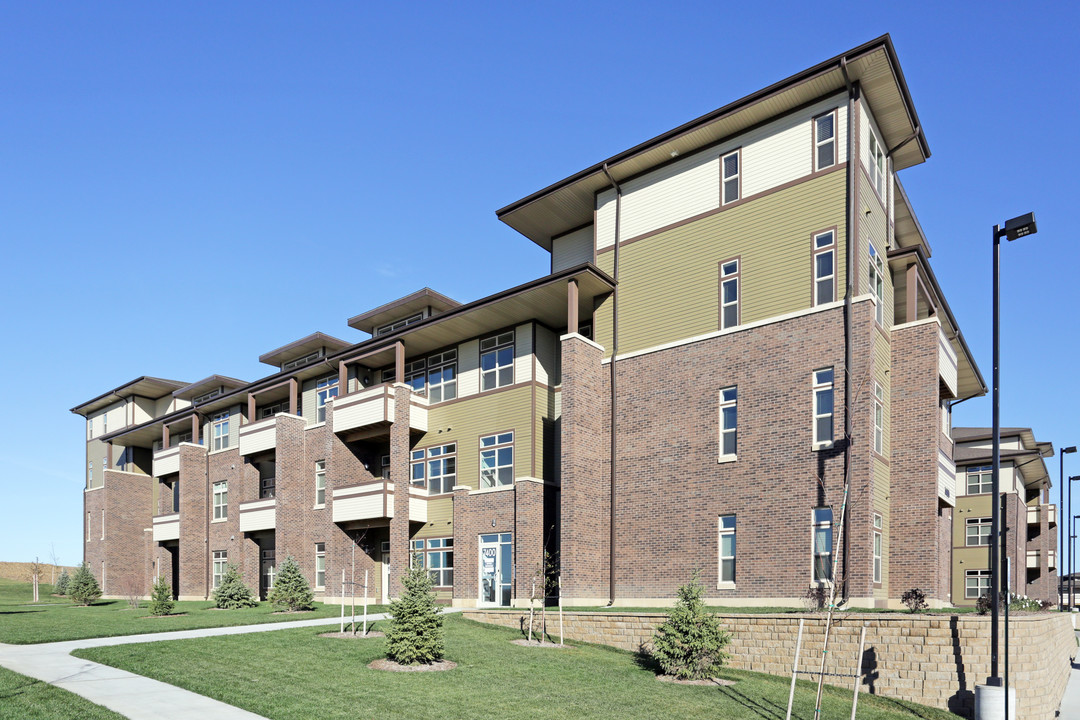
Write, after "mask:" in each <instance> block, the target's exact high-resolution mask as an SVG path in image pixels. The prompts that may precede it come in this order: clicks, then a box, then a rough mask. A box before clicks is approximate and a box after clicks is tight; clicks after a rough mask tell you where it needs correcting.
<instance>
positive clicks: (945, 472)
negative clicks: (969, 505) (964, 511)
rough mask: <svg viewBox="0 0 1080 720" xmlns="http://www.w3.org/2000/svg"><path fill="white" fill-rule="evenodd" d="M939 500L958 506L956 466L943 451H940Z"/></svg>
mask: <svg viewBox="0 0 1080 720" xmlns="http://www.w3.org/2000/svg"><path fill="white" fill-rule="evenodd" d="M938 498H940V499H941V500H943V501H945V502H946V503H948V504H949V505H952V506H954V507H955V505H956V465H954V464H953V461H952V460H950V459H949V456H948V455H946V454H945V453H943V452H941V450H938Z"/></svg>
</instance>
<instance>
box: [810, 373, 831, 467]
mask: <svg viewBox="0 0 1080 720" xmlns="http://www.w3.org/2000/svg"><path fill="white" fill-rule="evenodd" d="M832 442H833V369H832V368H825V369H823V370H815V371H814V447H815V448H820V447H828V446H830V445H832Z"/></svg>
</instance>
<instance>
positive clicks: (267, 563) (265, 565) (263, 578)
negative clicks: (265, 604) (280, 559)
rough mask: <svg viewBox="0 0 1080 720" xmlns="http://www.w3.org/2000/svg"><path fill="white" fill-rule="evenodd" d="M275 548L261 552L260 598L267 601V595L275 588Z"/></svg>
mask: <svg viewBox="0 0 1080 720" xmlns="http://www.w3.org/2000/svg"><path fill="white" fill-rule="evenodd" d="M276 573H277V571H276V570H275V569H274V548H264V549H262V550H260V551H259V597H260V598H261V599H263V600H265V599H266V596H267V594H268V593H269V592H270V590H271V589H272V588H273V587H274V575H275V574H276Z"/></svg>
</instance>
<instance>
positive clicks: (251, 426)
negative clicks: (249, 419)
mask: <svg viewBox="0 0 1080 720" xmlns="http://www.w3.org/2000/svg"><path fill="white" fill-rule="evenodd" d="M276 445H277V418H274V417H270V418H266V419H265V420H260V421H258V422H254V423H248V424H247V425H244V426H243V427H242V428H240V454H241V455H253V454H255V453H257V452H262V451H264V450H270V449H272V448H274V447H275V446H276Z"/></svg>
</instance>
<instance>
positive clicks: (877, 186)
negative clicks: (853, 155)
mask: <svg viewBox="0 0 1080 720" xmlns="http://www.w3.org/2000/svg"><path fill="white" fill-rule="evenodd" d="M867 149H868V150H869V153H870V157H869V158H868V161H869V163H870V184H871V185H873V186H874V190H876V191H877V194H878V195H880V196H881V197H882V198H884V197H885V181H886V174H885V150H884V149H883V148H882V147H881V143H880V142H878V139H877V136H876V135H874V131H873V130H871V131H870V143H869V147H868V148H867Z"/></svg>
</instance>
